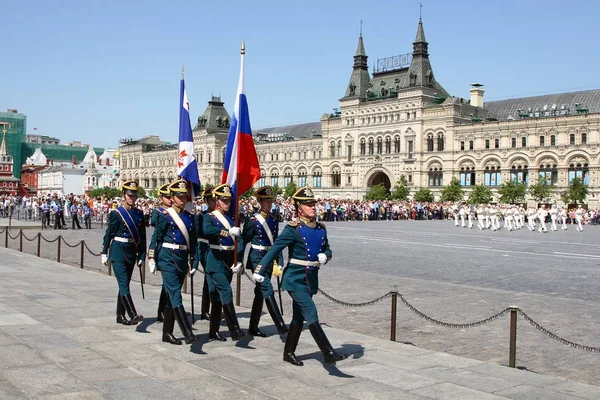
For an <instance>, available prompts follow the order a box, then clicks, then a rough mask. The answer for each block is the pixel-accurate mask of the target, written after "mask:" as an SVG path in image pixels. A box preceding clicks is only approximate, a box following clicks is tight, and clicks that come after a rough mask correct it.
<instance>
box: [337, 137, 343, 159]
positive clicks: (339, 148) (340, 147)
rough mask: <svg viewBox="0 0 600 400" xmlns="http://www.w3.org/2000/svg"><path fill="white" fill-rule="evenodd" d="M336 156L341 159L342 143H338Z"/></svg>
mask: <svg viewBox="0 0 600 400" xmlns="http://www.w3.org/2000/svg"><path fill="white" fill-rule="evenodd" d="M337 156H338V157H341V156H342V142H341V141H339V142H338V144H337Z"/></svg>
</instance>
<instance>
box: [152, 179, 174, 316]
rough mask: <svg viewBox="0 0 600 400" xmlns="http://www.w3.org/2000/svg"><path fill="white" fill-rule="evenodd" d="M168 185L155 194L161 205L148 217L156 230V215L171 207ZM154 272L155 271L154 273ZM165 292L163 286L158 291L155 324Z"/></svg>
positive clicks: (162, 311)
mask: <svg viewBox="0 0 600 400" xmlns="http://www.w3.org/2000/svg"><path fill="white" fill-rule="evenodd" d="M169 185H170V183H165V184H164V185H162V186H161V187H159V188H158V190H157V192H158V195H159V196H160V202H161V205H160V206H159V207H158V208H155V209H154V210H152V215H151V216H150V226H151V227H153V228H156V221H157V220H158V214H168V212H167V208H169V207H171V206H172V205H173V200H172V199H171V191H170V190H169ZM154 272H156V270H155V271H154ZM168 297H169V296H168V295H167V292H166V291H165V287H164V286H163V287H162V289H161V291H160V297H159V299H158V311H157V312H156V322H163V320H164V313H165V307H166V305H167V299H168Z"/></svg>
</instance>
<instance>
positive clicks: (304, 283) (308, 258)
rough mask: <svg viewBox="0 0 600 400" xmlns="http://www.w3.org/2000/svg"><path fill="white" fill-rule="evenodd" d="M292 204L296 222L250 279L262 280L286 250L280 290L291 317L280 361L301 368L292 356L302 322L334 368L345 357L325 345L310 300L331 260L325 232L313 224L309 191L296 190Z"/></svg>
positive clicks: (314, 211)
mask: <svg viewBox="0 0 600 400" xmlns="http://www.w3.org/2000/svg"><path fill="white" fill-rule="evenodd" d="M292 201H293V202H294V205H295V206H296V214H297V217H298V221H292V222H289V223H288V225H287V226H286V227H285V228H284V230H283V231H282V232H281V234H280V235H279V236H278V237H277V239H276V240H275V243H273V246H271V248H270V249H269V251H268V252H267V254H265V256H264V257H263V259H262V260H261V262H260V264H259V265H258V266H257V267H256V269H255V270H254V274H253V277H254V279H255V280H257V281H258V280H260V279H261V277H264V276H265V274H266V266H268V265H270V264H271V263H273V260H275V258H276V257H277V256H278V255H279V253H281V252H282V251H283V249H285V248H286V247H287V248H288V254H289V261H288V265H287V267H286V268H285V270H284V271H283V284H282V288H283V289H284V290H287V291H288V293H289V295H290V296H291V297H292V302H293V304H292V306H293V317H292V322H291V324H290V329H289V332H288V336H287V339H286V341H285V347H284V351H283V361H286V362H289V363H291V364H293V365H298V366H300V365H304V364H303V363H302V361H300V360H299V359H298V358H297V357H296V355H295V354H294V353H295V351H296V346H297V345H298V340H299V339H300V333H301V332H302V327H303V324H304V321H306V322H307V323H308V329H309V330H310V333H311V334H312V336H313V338H314V339H315V342H317V345H318V346H319V349H320V350H321V352H322V353H323V359H324V361H325V363H326V364H334V363H335V362H336V361H340V360H343V359H345V358H346V357H347V356H346V355H342V354H339V353H337V352H336V351H335V350H334V349H333V347H332V346H331V343H329V339H327V336H326V335H325V332H324V331H323V328H322V327H321V325H320V324H319V317H318V315H317V307H316V306H315V303H314V302H313V299H312V296H313V295H315V294H317V291H318V290H319V280H318V275H319V268H320V267H321V266H323V265H325V264H326V263H327V262H328V261H329V260H330V259H331V257H332V253H331V249H330V248H329V241H328V240H327V231H326V230H325V226H324V225H323V224H321V223H319V222H317V221H316V216H317V209H316V200H315V196H314V195H313V192H312V191H311V190H310V188H308V187H306V186H305V187H301V188H300V189H298V190H297V191H296V193H294V195H293V196H292Z"/></svg>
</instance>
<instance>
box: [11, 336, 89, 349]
mask: <svg viewBox="0 0 600 400" xmlns="http://www.w3.org/2000/svg"><path fill="white" fill-rule="evenodd" d="M19 340H21V341H22V342H23V343H25V344H27V345H28V346H30V347H32V348H35V349H38V350H55V349H73V348H76V347H81V344H80V343H79V342H76V341H75V340H73V339H71V338H70V337H68V336H65V335H63V334H62V333H47V334H43V335H21V336H19Z"/></svg>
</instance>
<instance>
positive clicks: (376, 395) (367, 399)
mask: <svg viewBox="0 0 600 400" xmlns="http://www.w3.org/2000/svg"><path fill="white" fill-rule="evenodd" d="M334 390H335V394H336V395H337V396H340V397H344V398H352V399H360V400H385V399H390V400H392V399H393V400H428V399H430V398H429V397H424V396H420V395H418V394H414V393H410V392H407V391H404V390H401V389H399V388H397V387H394V386H391V385H385V384H382V383H381V382H375V381H371V380H362V381H358V382H354V383H349V384H346V385H341V386H337V387H336V388H335V389H334ZM298 395H299V396H298V397H303V396H302V393H299V394H298Z"/></svg>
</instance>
